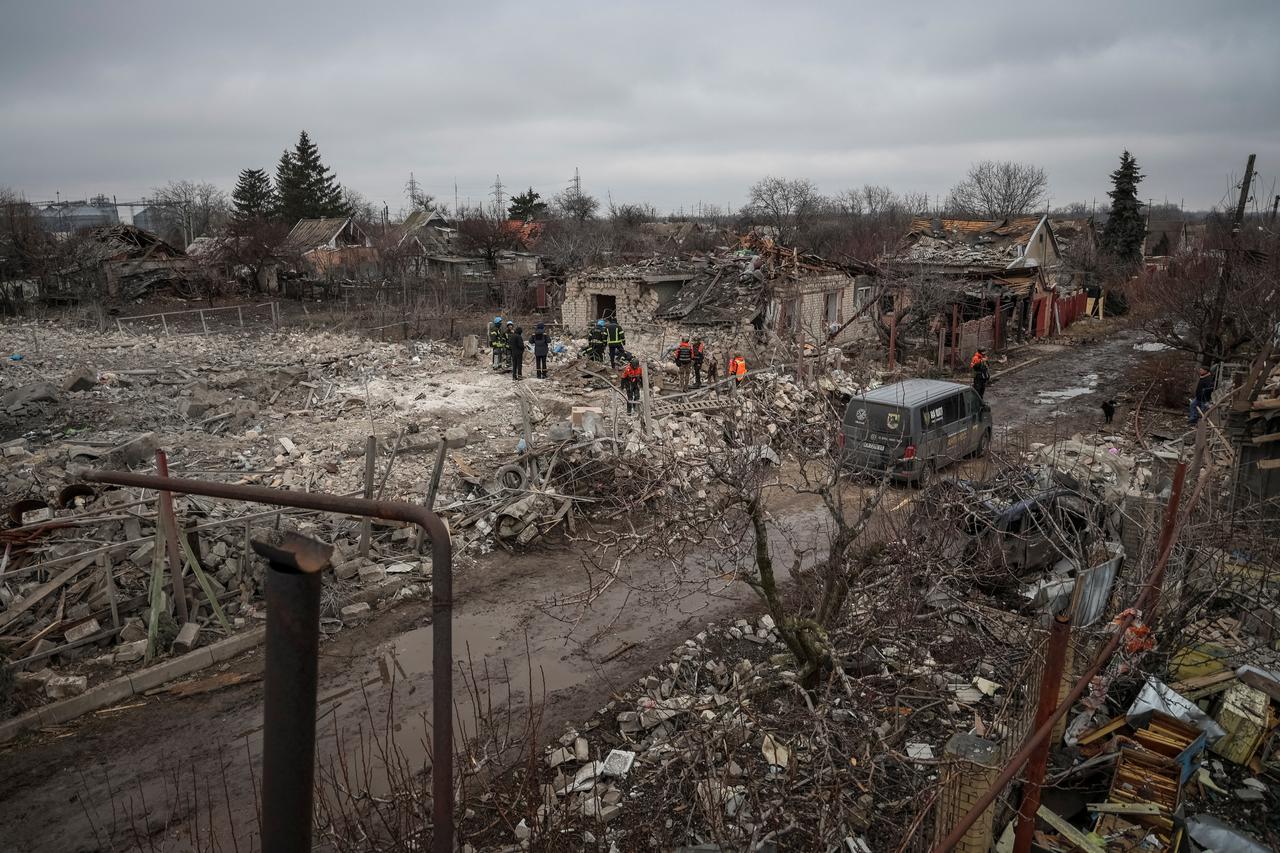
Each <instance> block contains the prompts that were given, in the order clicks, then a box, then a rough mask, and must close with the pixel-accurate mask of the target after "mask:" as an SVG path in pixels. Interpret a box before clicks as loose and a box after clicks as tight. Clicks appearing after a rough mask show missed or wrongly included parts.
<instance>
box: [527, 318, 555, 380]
mask: <svg viewBox="0 0 1280 853" xmlns="http://www.w3.org/2000/svg"><path fill="white" fill-rule="evenodd" d="M529 343H531V344H533V371H534V375H535V376H537V377H538V378H539V379H546V378H547V352H548V351H549V350H550V349H551V336H550V335H548V334H547V327H546V324H544V323H539V324H538V325H537V326H536V327H535V328H534V330H533V334H532V335H530V336H529Z"/></svg>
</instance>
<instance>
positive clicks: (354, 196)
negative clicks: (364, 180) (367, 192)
mask: <svg viewBox="0 0 1280 853" xmlns="http://www.w3.org/2000/svg"><path fill="white" fill-rule="evenodd" d="M342 205H343V207H345V208H346V209H347V210H349V211H351V216H352V218H353V219H355V221H356V222H359V223H360V224H361V225H372V224H375V223H378V222H381V221H382V214H381V213H380V212H379V211H378V209H377V208H376V207H374V206H373V202H371V201H369V199H368V198H366V197H365V196H364V194H363V193H360V192H357V191H356V190H353V189H352V188H351V187H347V186H344V187H343V188H342Z"/></svg>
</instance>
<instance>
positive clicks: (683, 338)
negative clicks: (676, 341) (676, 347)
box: [680, 335, 689, 344]
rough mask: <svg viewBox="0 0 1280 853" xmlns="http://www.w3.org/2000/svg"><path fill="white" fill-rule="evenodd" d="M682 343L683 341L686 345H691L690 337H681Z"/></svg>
mask: <svg viewBox="0 0 1280 853" xmlns="http://www.w3.org/2000/svg"><path fill="white" fill-rule="evenodd" d="M680 341H681V342H682V343H686V344H687V343H689V336H688V335H681V336H680Z"/></svg>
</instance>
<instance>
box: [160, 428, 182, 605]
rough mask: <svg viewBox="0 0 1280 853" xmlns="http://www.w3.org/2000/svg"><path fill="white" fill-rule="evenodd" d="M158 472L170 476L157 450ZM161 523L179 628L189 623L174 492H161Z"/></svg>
mask: <svg viewBox="0 0 1280 853" xmlns="http://www.w3.org/2000/svg"><path fill="white" fill-rule="evenodd" d="M156 472H157V473H158V474H159V475H160V476H161V477H168V476H169V457H167V456H166V455H165V452H164V451H163V450H160V449H159V448H156ZM159 494H160V523H161V524H163V525H164V543H165V549H166V550H167V551H168V552H169V580H170V582H171V584H172V586H171V591H172V594H173V608H174V612H175V613H176V614H177V616H178V627H179V628H181V627H182V626H183V625H185V624H186V623H187V622H188V621H189V618H190V617H189V615H188V613H187V591H186V589H185V588H184V586H183V584H182V552H181V551H180V550H178V521H177V519H176V518H175V517H174V512H173V492H167V491H163V490H162V491H160V493H159Z"/></svg>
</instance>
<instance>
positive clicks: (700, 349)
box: [693, 338, 710, 388]
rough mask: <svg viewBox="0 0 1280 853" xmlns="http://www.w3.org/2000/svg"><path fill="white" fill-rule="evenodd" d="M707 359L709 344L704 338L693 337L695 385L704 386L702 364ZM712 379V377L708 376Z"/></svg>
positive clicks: (697, 386)
mask: <svg viewBox="0 0 1280 853" xmlns="http://www.w3.org/2000/svg"><path fill="white" fill-rule="evenodd" d="M706 360H707V345H706V344H704V343H703V342H702V338H694V339H693V387H694V388H701V387H702V365H703V363H704V362H706ZM707 378H708V379H710V377H709V376H708V377H707Z"/></svg>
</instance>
